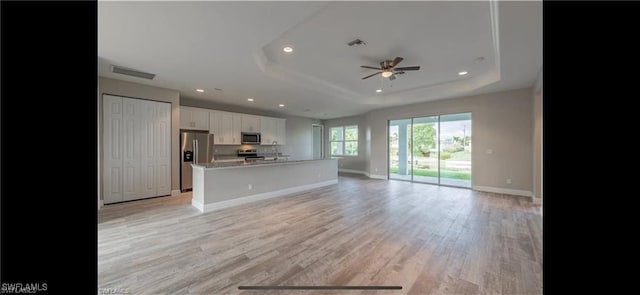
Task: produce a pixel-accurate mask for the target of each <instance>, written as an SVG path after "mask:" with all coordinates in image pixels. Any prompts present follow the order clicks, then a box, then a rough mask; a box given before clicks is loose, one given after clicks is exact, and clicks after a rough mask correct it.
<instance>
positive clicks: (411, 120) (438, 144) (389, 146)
mask: <svg viewBox="0 0 640 295" xmlns="http://www.w3.org/2000/svg"><path fill="white" fill-rule="evenodd" d="M464 113H468V114H469V117H470V121H471V124H472V126H471V130H473V113H472V112H470V111H469V112H457V113H446V114H438V115H428V116H422V117H437V118H438V120H437V123H438V124H437V125H438V126H437V133H436V134H437V138H436V147H437V150H438V155H437V157H436V159H437V163H438V165H437V167H438V169H437V171H438V176H437V177H436V178H437V180H438V181H437V183H431V182H423V181H416V180H414V177H413V176H414V169H413V165H414V162H413V144H414V143H413V140H414V138H413V127H414V123H413V122H414V119H416V118H422V117H409V118H399V119H388V120H387V132H386V133H387V179H388V180H397V181H404V182H412V183H422V184H432V185H438V186H446V187H456V188H466V189H472V188H473V174H474V173H473V166H474V165H473V153H472V154H471V160H470V162H471V171H470V172H469V174H470V177H469V187H464V186H455V185H450V184H442V182H441V171H440V161H441V159H440V152H441V147H440V137H441V135H442V134H441V132H440V131H441V126H440V124H441V118H440V117H441V116H446V115H455V114H464ZM396 120H410V122H411V123H410V124H411V142H410V143H409V144H410V149H409V150H410V153H409V154H410V155H411V161H410V163H411V166H410V167H409V169H410V171H411V178H410V179H400V178H391V141H390V140H389V138H390V136H391V132H390V127H391V121H396ZM398 140H400V138H399V137H398ZM470 140H471V143H472V144H473V131H472V133H471V137H470Z"/></svg>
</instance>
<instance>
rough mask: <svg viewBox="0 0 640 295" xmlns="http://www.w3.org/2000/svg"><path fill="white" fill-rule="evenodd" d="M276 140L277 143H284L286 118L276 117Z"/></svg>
mask: <svg viewBox="0 0 640 295" xmlns="http://www.w3.org/2000/svg"><path fill="white" fill-rule="evenodd" d="M275 120H276V140H277V141H278V144H279V145H285V144H286V139H287V124H286V122H287V119H279V118H276V119H275Z"/></svg>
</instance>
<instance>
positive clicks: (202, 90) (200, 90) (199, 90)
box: [196, 89, 204, 92]
mask: <svg viewBox="0 0 640 295" xmlns="http://www.w3.org/2000/svg"><path fill="white" fill-rule="evenodd" d="M196 91H198V92H204V89H196Z"/></svg>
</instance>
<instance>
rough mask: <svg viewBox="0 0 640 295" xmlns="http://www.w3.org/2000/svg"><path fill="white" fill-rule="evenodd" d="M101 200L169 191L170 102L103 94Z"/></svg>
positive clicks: (161, 194) (140, 197) (149, 195)
mask: <svg viewBox="0 0 640 295" xmlns="http://www.w3.org/2000/svg"><path fill="white" fill-rule="evenodd" d="M102 103H103V108H102V110H103V116H102V118H103V124H102V126H103V133H102V134H103V136H102V138H103V140H102V147H103V149H102V150H103V153H102V154H103V162H102V163H103V173H102V175H103V177H102V179H103V183H102V192H103V196H104V203H105V204H109V203H116V202H123V201H130V200H137V199H144V198H150V197H156V196H164V195H169V194H171V104H170V103H165V102H157V101H151V100H143V99H135V98H128V97H121V96H113V95H103V96H102Z"/></svg>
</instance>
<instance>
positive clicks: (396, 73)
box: [393, 72, 404, 76]
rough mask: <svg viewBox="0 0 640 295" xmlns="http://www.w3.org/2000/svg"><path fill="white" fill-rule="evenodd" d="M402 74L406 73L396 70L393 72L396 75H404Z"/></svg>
mask: <svg viewBox="0 0 640 295" xmlns="http://www.w3.org/2000/svg"><path fill="white" fill-rule="evenodd" d="M402 74H404V72H395V73H393V75H394V76H395V75H402Z"/></svg>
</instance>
